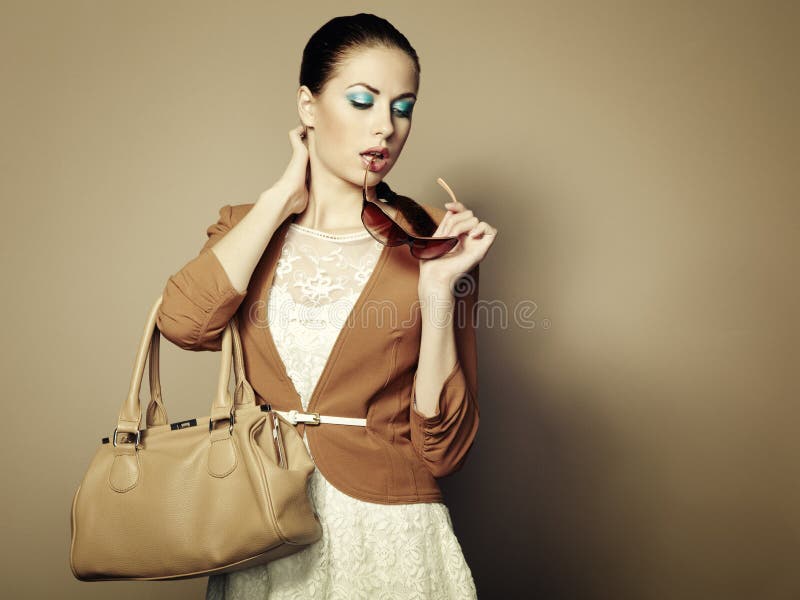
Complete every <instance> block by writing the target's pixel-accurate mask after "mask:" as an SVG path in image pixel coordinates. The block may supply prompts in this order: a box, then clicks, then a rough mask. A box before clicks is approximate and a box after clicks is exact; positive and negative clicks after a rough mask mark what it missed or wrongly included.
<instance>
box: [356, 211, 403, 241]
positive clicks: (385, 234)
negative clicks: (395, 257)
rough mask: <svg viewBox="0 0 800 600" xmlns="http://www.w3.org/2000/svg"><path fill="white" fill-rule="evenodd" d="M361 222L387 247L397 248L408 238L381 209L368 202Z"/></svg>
mask: <svg viewBox="0 0 800 600" xmlns="http://www.w3.org/2000/svg"><path fill="white" fill-rule="evenodd" d="M361 220H362V222H363V223H364V227H366V228H367V229H368V230H369V232H370V233H371V234H372V235H373V236H374V237H375V238H376V239H378V240H380V241H381V242H382V243H384V244H386V245H387V246H397V245H399V244H402V243H403V241H404V240H405V239H406V238H408V236H407V235H406V234H405V232H404V231H403V230H402V229H400V227H398V226H397V224H395V223H394V221H392V220H391V219H390V218H389V217H388V216H387V215H386V213H384V212H383V211H382V210H381V209H380V208H378V207H377V206H375V205H374V204H372V203H370V202H367V203H366V204H365V206H364V210H363V211H362V213H361Z"/></svg>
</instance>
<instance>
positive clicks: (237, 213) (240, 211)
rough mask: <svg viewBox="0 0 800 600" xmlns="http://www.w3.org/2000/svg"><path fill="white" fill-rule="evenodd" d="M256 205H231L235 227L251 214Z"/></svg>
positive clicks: (252, 203)
mask: <svg viewBox="0 0 800 600" xmlns="http://www.w3.org/2000/svg"><path fill="white" fill-rule="evenodd" d="M255 205H256V203H255V202H248V203H246V204H229V205H228V206H229V207H230V219H231V223H232V224H233V225H235V224H236V223H238V222H239V221H241V220H242V218H243V217H244V216H245V215H246V214H247V213H249V212H250V209H251V208H253V207H254V206H255Z"/></svg>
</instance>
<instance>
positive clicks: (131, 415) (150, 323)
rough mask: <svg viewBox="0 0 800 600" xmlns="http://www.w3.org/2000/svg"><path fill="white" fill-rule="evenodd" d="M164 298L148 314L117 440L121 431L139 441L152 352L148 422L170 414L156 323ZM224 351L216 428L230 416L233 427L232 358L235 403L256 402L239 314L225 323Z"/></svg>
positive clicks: (215, 405)
mask: <svg viewBox="0 0 800 600" xmlns="http://www.w3.org/2000/svg"><path fill="white" fill-rule="evenodd" d="M162 299H163V296H161V295H160V296H159V297H158V298H157V299H156V301H155V302H154V303H153V306H152V307H151V308H150V312H149V314H148V316H147V322H146V324H145V327H144V332H143V334H142V339H141V342H140V344H139V351H138V352H137V355H136V362H135V364H134V368H133V375H132V377H131V383H130V387H129V390H128V397H127V398H126V399H125V401H124V402H123V404H122V408H121V409H120V413H119V418H118V419H117V428H116V430H115V433H114V436H115V439H116V435H117V433H129V434H131V435H134V436H136V441H137V444H138V440H139V435H140V427H141V418H142V415H141V404H140V400H139V393H140V391H141V386H142V378H143V376H144V366H145V362H146V359H147V357H148V355H149V357H150V385H151V389H152V390H153V392H152V393H151V401H150V406H148V411H147V413H148V420H147V425H148V426H151V425H153V424H155V421H156V420H158V418H156V419H154V420H153V421H151V420H150V416H151V415H153V416H156V413H157V411H158V410H159V407H160V408H161V410H162V412H163V416H164V417H166V409H165V408H164V404H163V399H162V397H161V382H160V370H159V368H158V364H159V338H160V331H159V329H158V325H157V323H156V315H157V314H158V309H159V307H160V306H161V302H162ZM221 354H222V358H221V360H222V365H221V368H220V373H219V378H218V380H217V391H216V394H215V398H214V401H213V403H212V405H211V415H210V422H209V428H210V429H213V424H214V423H215V422H216V421H221V420H224V419H229V420H230V422H231V428H232V426H233V411H234V405H233V404H232V402H231V397H230V393H229V392H228V385H229V382H230V374H231V357H233V362H234V373H235V377H236V391H235V398H236V404H235V406H237V407H238V406H241V407H244V406H255V405H256V402H255V393H254V392H253V388H252V386H251V385H250V383H249V382H248V381H247V379H246V377H245V372H244V360H243V352H242V343H241V339H240V337H239V327H238V323H237V320H236V317H235V316H234V317H233V318H231V320H230V321H229V322H228V324H227V325H226V326H225V331H224V332H223V336H222V352H221Z"/></svg>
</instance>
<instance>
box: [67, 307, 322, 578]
mask: <svg viewBox="0 0 800 600" xmlns="http://www.w3.org/2000/svg"><path fill="white" fill-rule="evenodd" d="M160 304H161V297H160V296H159V298H158V300H157V301H156V302H155V304H154V305H153V307H152V309H151V310H150V315H149V317H148V320H147V325H146V327H145V330H144V335H143V337H142V341H141V344H140V346H139V352H138V355H137V357H136V365H135V367H134V370H133V377H132V379H131V384H130V390H129V393H128V397H127V398H126V400H125V401H124V402H123V405H122V409H121V410H120V413H119V419H118V421H117V427H116V429H114V434H113V436H111V437H110V438H105V439H103V441H102V443H101V445H100V447H99V448H98V449H97V451H96V452H95V454H94V457H93V458H92V461H91V463H90V464H89V468H88V470H87V472H86V474H85V476H84V478H83V480H82V482H81V484H80V485H79V486H78V489H77V491H76V492H75V495H74V497H73V500H72V513H71V529H72V542H71V546H70V567H71V568H72V572H73V574H74V575H75V577H77V578H78V579H80V580H83V581H108V580H166V579H186V578H190V577H207V576H209V575H212V574H215V573H225V572H230V571H236V570H239V569H244V568H247V567H251V566H254V565H257V564H263V563H267V562H269V561H271V560H274V559H277V558H280V557H282V556H287V555H289V554H293V553H295V552H298V551H300V550H302V549H303V548H305V547H306V546H308V545H309V544H311V543H313V542H315V541H317V540H318V539H320V538H321V537H322V526H321V525H320V522H319V518H318V516H317V513H316V512H315V511H314V506H313V504H312V502H311V500H310V497H309V496H308V493H307V486H308V484H309V479H310V476H311V473H312V472H313V470H314V463H313V460H312V458H311V456H310V454H309V453H308V449H307V448H306V446H305V444H304V443H303V440H302V438H301V437H300V434H299V433H298V432H297V430H296V429H295V428H294V426H293V425H292V424H291V423H290V422H289V421H287V420H286V419H285V418H284V417H283V416H282V415H280V414H278V413H277V412H276V411H274V410H272V409H271V407H270V406H269V405H268V404H266V405H258V404H256V402H255V394H254V392H253V389H252V387H251V386H250V384H249V383H248V382H247V380H246V379H245V372H244V361H243V357H242V345H241V340H240V338H239V330H238V326H237V324H236V318H235V317H234V318H233V319H231V321H230V322H229V323H228V326H227V327H226V329H225V332H224V334H223V339H222V349H221V350H222V368H221V370H220V374H219V381H218V385H217V389H216V392H215V393H214V401H213V404H212V405H211V415H210V416H208V417H198V418H194V419H189V420H187V421H181V422H177V423H172V424H169V423H168V419H167V412H166V409H165V407H164V403H163V400H162V398H161V385H160V380H159V369H158V364H159V358H158V349H159V338H160V332H159V330H158V327H157V325H156V313H157V311H158V307H159V306H160ZM148 353H149V361H148V362H149V365H150V391H151V400H150V404H149V405H148V407H147V411H146V423H147V426H146V428H145V429H140V424H141V410H140V402H139V393H140V389H141V384H142V376H143V374H144V365H145V361H146V358H147V356H148ZM231 353H232V354H233V362H234V373H235V378H236V379H235V381H236V385H235V392H234V402H233V403H232V402H231V395H230V392H229V390H228V383H229V379H230V369H231ZM123 436H124V437H125V438H126V439H125V440H124V441H123V439H122V437H123Z"/></svg>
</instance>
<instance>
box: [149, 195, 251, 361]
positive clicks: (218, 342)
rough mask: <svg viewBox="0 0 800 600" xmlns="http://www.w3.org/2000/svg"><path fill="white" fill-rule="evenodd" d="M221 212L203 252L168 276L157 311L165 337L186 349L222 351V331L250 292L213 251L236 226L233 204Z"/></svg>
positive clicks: (207, 231) (158, 323) (209, 230)
mask: <svg viewBox="0 0 800 600" xmlns="http://www.w3.org/2000/svg"><path fill="white" fill-rule="evenodd" d="M219 215H220V216H219V220H218V221H217V222H216V223H214V224H213V225H210V226H209V227H208V229H207V230H206V234H207V235H208V240H207V241H206V243H205V244H204V245H203V247H202V248H201V250H200V254H199V255H198V256H196V257H195V258H193V259H192V260H190V261H189V262H188V263H187V264H186V265H184V267H183V268H181V269H180V270H179V271H178V272H177V273H175V274H174V275H171V276H170V277H169V279H168V280H167V284H166V286H165V288H164V291H163V293H162V301H161V306H160V307H159V309H158V313H157V315H156V323H157V325H158V328H159V330H160V331H161V333H162V334H163V335H164V337H165V338H167V339H168V340H169V341H171V342H172V343H173V344H175V345H176V346H179V347H180V348H183V349H184V350H196V351H199V350H212V351H219V350H220V349H221V348H222V333H223V332H224V330H225V327H226V325H227V324H228V321H229V320H230V319H231V318H232V317H233V316H234V315H235V314H236V310H237V309H238V308H239V306H240V305H241V303H242V301H243V300H244V298H245V296H246V295H247V290H245V291H244V292H239V291H238V290H237V289H236V288H235V287H234V286H233V284H232V283H231V281H230V279H229V278H228V274H227V272H226V271H225V269H224V267H223V266H222V263H220V262H219V259H218V258H217V255H216V254H215V253H214V252H212V251H211V248H212V246H214V244H216V243H217V242H218V241H219V240H221V239H222V238H223V237H224V236H225V234H226V233H227V232H228V231H230V229H231V227H232V226H233V222H232V216H233V207H232V206H231V205H230V204H227V205H225V206H223V207H222V208H221V209H220V210H219Z"/></svg>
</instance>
